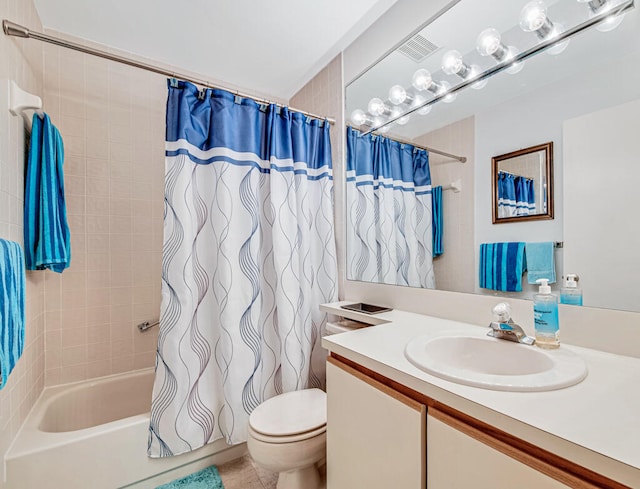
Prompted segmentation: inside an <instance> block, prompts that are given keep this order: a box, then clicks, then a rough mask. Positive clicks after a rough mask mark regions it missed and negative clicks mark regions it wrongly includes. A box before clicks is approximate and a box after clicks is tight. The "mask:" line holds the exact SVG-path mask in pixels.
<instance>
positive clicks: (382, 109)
mask: <svg viewBox="0 0 640 489" xmlns="http://www.w3.org/2000/svg"><path fill="white" fill-rule="evenodd" d="M367 111H368V112H369V114H371V115H372V116H374V117H375V116H380V115H389V114H391V109H390V108H389V107H388V106H387V105H386V104H385V103H384V102H383V101H382V100H381V99H379V98H378V97H374V98H372V99H371V100H369V104H368V105H367Z"/></svg>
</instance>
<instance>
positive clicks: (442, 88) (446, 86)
mask: <svg viewBox="0 0 640 489" xmlns="http://www.w3.org/2000/svg"><path fill="white" fill-rule="evenodd" d="M438 86H439V88H438V93H437V94H436V95H444V94H445V93H446V95H445V96H444V98H443V99H442V101H443V102H444V103H445V104H450V103H451V102H453V101H454V100H455V99H456V98H458V94H457V93H447V92H448V91H449V90H451V83H449V82H448V81H441V82H440V83H439V85H438Z"/></svg>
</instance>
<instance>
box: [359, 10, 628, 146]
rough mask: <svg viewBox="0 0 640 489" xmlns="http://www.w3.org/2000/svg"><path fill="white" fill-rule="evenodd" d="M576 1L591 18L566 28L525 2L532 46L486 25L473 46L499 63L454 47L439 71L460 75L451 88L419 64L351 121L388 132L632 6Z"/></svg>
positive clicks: (613, 22) (609, 24)
mask: <svg viewBox="0 0 640 489" xmlns="http://www.w3.org/2000/svg"><path fill="white" fill-rule="evenodd" d="M566 1H572V0H566ZM577 1H578V2H579V3H586V4H587V5H588V8H589V10H590V11H591V13H590V15H589V19H588V20H586V21H582V22H580V23H578V24H576V25H572V26H571V27H570V28H569V29H567V30H565V28H564V26H563V25H562V24H560V23H557V22H555V23H554V22H552V21H551V20H550V19H549V17H548V15H547V8H546V5H545V3H544V2H543V1H542V0H533V1H529V2H528V3H527V4H526V5H525V6H524V7H523V8H522V10H521V13H520V22H519V25H520V28H521V29H522V30H523V31H525V32H534V33H535V34H536V36H537V38H538V40H539V42H537V43H536V44H535V45H534V46H531V47H526V48H523V50H522V51H520V50H518V49H516V48H515V47H514V46H509V45H506V44H505V43H504V42H503V41H502V36H501V34H500V32H499V31H498V30H497V29H494V28H488V29H485V30H483V31H482V32H481V33H480V35H479V36H478V38H477V41H476V50H477V51H478V53H479V54H480V55H482V56H491V57H492V58H493V59H494V60H495V61H496V62H497V65H496V66H493V67H490V66H489V67H484V68H480V66H477V65H469V64H467V63H465V61H464V58H463V56H462V55H461V54H460V53H459V52H458V51H456V50H450V51H448V52H447V53H445V55H444V56H443V59H442V72H443V73H444V74H446V75H456V76H457V77H459V78H461V79H462V81H461V82H456V83H455V86H453V87H452V85H451V83H449V82H448V81H446V80H441V81H435V80H434V79H433V77H432V75H431V73H430V72H429V71H428V70H426V69H424V68H420V69H418V70H417V71H415V72H414V74H413V76H412V80H411V85H412V86H411V87H407V88H405V87H404V86H402V85H394V86H392V87H391V89H390V90H389V94H388V95H389V98H388V100H387V101H383V100H381V99H379V98H377V97H375V98H372V99H371V100H370V101H369V104H368V107H367V108H368V113H366V112H364V111H362V110H360V109H356V110H354V111H353V112H352V113H351V121H352V122H353V123H354V124H355V125H358V126H368V130H367V131H366V132H364V135H367V134H370V133H372V132H375V131H378V132H380V133H386V132H388V131H389V128H390V127H392V126H393V125H395V124H400V125H403V124H406V123H407V121H408V119H409V116H410V115H411V114H412V113H414V112H415V113H418V114H420V115H426V114H428V113H430V112H431V109H432V107H433V105H434V104H436V103H438V102H440V101H442V102H446V103H451V102H453V101H454V100H455V99H456V97H457V92H459V91H460V90H463V89H465V88H467V87H472V88H481V86H484V84H486V83H487V80H488V78H489V77H490V76H492V75H494V74H495V73H499V72H500V71H506V72H507V73H510V74H514V73H518V72H519V71H520V70H522V68H523V67H524V62H525V60H526V59H527V58H529V57H531V56H533V55H535V54H538V53H540V52H547V53H549V54H558V53H560V52H562V51H563V50H564V49H565V48H566V46H567V44H568V43H569V39H570V38H571V37H572V36H574V35H575V34H577V33H579V32H581V31H583V30H585V29H588V28H590V27H592V26H594V27H596V28H597V29H598V30H602V31H606V30H610V29H612V28H614V27H616V26H617V25H618V24H620V22H622V18H623V17H624V15H625V12H626V11H627V10H629V9H630V8H633V6H634V0H616V1H614V0H577ZM554 8H555V7H554ZM478 78H481V79H479V80H478ZM425 91H428V92H430V93H431V95H432V98H431V99H429V98H428V97H426V94H424V93H422V92H425Z"/></svg>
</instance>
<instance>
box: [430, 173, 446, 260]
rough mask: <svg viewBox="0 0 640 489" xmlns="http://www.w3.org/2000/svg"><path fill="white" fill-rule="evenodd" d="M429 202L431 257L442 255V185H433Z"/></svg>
mask: <svg viewBox="0 0 640 489" xmlns="http://www.w3.org/2000/svg"><path fill="white" fill-rule="evenodd" d="M431 203H432V204H433V211H432V212H433V227H432V230H433V257H434V258H435V257H436V256H440V255H442V253H444V250H443V249H442V228H443V225H444V223H443V219H442V187H441V186H438V187H433V189H432V194H431Z"/></svg>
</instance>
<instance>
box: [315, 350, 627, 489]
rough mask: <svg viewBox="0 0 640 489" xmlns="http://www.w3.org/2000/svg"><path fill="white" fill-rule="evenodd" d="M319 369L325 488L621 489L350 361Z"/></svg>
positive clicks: (332, 361)
mask: <svg viewBox="0 0 640 489" xmlns="http://www.w3.org/2000/svg"><path fill="white" fill-rule="evenodd" d="M327 362H328V363H327V489H360V488H363V489H364V488H366V489H378V488H380V489H383V488H384V489H388V488H402V489H413V488H415V489H418V488H422V489H424V488H427V489H468V488H474V489H513V488H515V487H517V488H518V489H566V488H577V489H605V488H609V489H629V486H626V485H623V484H620V483H618V482H616V481H613V480H611V479H609V478H607V477H604V476H601V475H600V474H597V473H595V472H593V471H592V470H590V469H588V468H586V467H583V466H580V465H577V464H575V463H573V462H571V461H569V460H566V459H564V458H561V457H558V456H557V455H555V454H553V453H551V452H548V451H546V450H543V449H541V448H538V447H536V446H534V445H532V444H530V443H528V442H526V441H523V440H521V439H519V438H516V437H514V436H513V435H511V434H509V433H507V432H504V431H501V430H499V429H497V428H495V427H493V426H490V425H488V424H486V423H484V422H482V421H479V420H477V419H475V418H472V417H470V416H468V415H466V414H464V413H462V412H460V411H457V410H455V409H452V408H450V407H448V406H446V405H444V404H442V403H441V402H438V401H436V400H433V399H431V398H429V397H427V396H425V395H423V394H421V393H419V392H417V391H414V390H412V389H409V388H407V387H405V386H403V385H402V384H399V383H397V382H395V381H392V380H390V379H388V378H386V377H383V376H381V375H379V374H377V373H376V372H374V371H371V370H368V369H366V368H364V367H361V366H360V365H358V364H355V363H353V362H352V361H350V360H346V359H344V358H342V357H338V356H332V357H330V358H329V359H328V361H327Z"/></svg>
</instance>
